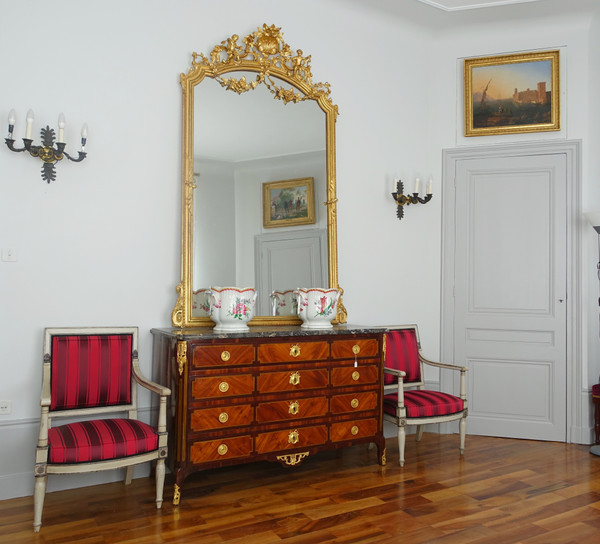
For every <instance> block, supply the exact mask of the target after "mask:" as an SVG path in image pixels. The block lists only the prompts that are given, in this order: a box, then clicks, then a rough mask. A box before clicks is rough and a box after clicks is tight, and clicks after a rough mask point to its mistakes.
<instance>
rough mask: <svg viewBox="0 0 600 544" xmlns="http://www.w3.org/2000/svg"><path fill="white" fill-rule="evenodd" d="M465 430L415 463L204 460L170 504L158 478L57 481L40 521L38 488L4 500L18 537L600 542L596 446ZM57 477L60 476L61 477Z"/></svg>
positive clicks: (419, 449)
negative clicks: (212, 466) (462, 448)
mask: <svg viewBox="0 0 600 544" xmlns="http://www.w3.org/2000/svg"><path fill="white" fill-rule="evenodd" d="M456 441H457V437H456V436H444V435H434V434H425V435H424V436H423V439H422V441H421V442H419V443H416V442H414V441H413V440H410V439H409V440H407V445H406V459H407V462H406V465H405V467H404V468H401V467H399V466H398V464H397V446H396V440H395V439H392V440H388V444H387V447H388V454H387V458H388V465H386V466H385V467H379V466H378V465H377V464H376V454H375V453H374V452H373V450H369V449H367V447H366V446H364V445H363V446H354V447H352V448H348V449H346V450H340V451H335V452H333V451H332V452H322V453H320V454H319V455H316V456H313V457H312V458H309V459H308V460H307V461H306V462H305V463H303V464H302V465H300V466H298V467H295V468H291V469H290V468H284V467H281V466H279V465H272V464H269V463H255V464H249V465H239V466H232V467H225V468H222V469H219V470H213V471H206V472H199V473H195V474H193V475H191V476H190V477H189V478H188V479H187V480H186V488H185V496H184V497H183V500H182V502H181V504H180V506H178V507H175V506H173V505H172V503H171V501H170V499H171V497H170V493H171V492H172V482H173V480H172V477H171V476H170V475H168V476H167V485H166V487H165V503H164V504H163V508H162V510H156V508H155V505H154V499H153V496H154V481H153V480H152V479H151V478H142V479H139V480H134V482H133V483H132V484H131V485H130V486H124V485H123V484H122V483H121V482H115V483H111V484H105V485H100V486H94V487H88V488H82V489H73V490H68V491H59V492H55V493H49V494H48V495H47V497H46V504H45V508H44V515H43V525H42V529H41V532H40V533H39V534H37V535H35V534H34V533H33V530H32V525H31V524H32V516H33V500H32V498H31V497H24V498H18V499H12V500H8V501H0V542H7V543H10V544H28V543H35V544H62V543H67V542H68V543H73V542H77V543H83V544H117V543H118V544H155V543H160V544H181V543H188V542H193V543H196V542H200V543H201V544H222V543H234V544H237V543H240V544H277V543H280V542H281V543H285V544H315V543H319V544H321V543H340V544H353V543H361V544H367V543H381V544H391V543H394V544H397V543H399V542H401V543H402V544H420V543H423V544H435V543H437V544H490V543H493V544H510V543H515V544H540V543H543V544H554V543H557V544H561V543H563V542H565V543H566V542H577V543H578V544H579V543H581V544H586V543H588V542H589V543H592V542H594V544H598V542H600V458H598V457H595V456H592V455H590V454H589V451H588V447H587V446H578V445H567V444H556V443H547V442H546V443H544V442H528V441H524V440H508V439H499V438H490V437H468V438H467V450H466V452H465V455H464V456H463V457H460V456H459V455H458V451H457V448H456ZM51 477H52V476H51Z"/></svg>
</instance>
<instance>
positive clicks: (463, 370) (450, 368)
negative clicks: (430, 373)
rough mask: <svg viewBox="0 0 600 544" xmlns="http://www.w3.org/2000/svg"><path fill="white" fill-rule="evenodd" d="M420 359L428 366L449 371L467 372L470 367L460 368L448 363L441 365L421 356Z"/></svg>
mask: <svg viewBox="0 0 600 544" xmlns="http://www.w3.org/2000/svg"><path fill="white" fill-rule="evenodd" d="M419 358H420V359H421V361H423V362H424V363H425V364H426V365H430V366H435V367H437V368H445V369H447V370H458V371H459V372H466V371H467V370H469V367H466V366H458V365H451V364H448V363H440V362H438V361H430V360H429V359H425V357H423V356H419Z"/></svg>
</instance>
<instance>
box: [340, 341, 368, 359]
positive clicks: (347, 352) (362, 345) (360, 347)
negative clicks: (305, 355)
mask: <svg viewBox="0 0 600 544" xmlns="http://www.w3.org/2000/svg"><path fill="white" fill-rule="evenodd" d="M377 355H379V342H378V340H377V338H354V339H352V340H335V341H334V342H332V344H331V357H332V358H333V359H354V357H376V356H377Z"/></svg>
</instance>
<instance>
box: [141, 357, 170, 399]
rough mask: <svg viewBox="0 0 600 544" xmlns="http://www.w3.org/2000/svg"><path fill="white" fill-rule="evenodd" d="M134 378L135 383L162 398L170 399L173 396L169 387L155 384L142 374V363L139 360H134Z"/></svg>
mask: <svg viewBox="0 0 600 544" xmlns="http://www.w3.org/2000/svg"><path fill="white" fill-rule="evenodd" d="M133 377H134V378H135V381H136V382H137V383H139V384H140V385H141V386H142V387H145V388H146V389H148V390H150V391H152V392H153V393H156V394H158V395H160V396H161V397H168V396H169V395H170V394H171V390H170V389H169V388H168V387H165V386H163V385H160V384H158V383H155V382H153V381H151V380H149V379H148V378H146V377H145V376H144V375H143V374H142V372H141V370H140V363H139V361H138V360H137V359H133Z"/></svg>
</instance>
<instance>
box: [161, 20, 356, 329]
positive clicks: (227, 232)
mask: <svg viewBox="0 0 600 544" xmlns="http://www.w3.org/2000/svg"><path fill="white" fill-rule="evenodd" d="M310 63H311V57H310V56H303V53H302V51H301V50H300V49H298V50H296V51H295V52H294V51H293V50H292V48H291V47H290V46H289V45H287V44H286V43H285V42H284V40H283V36H282V33H281V29H280V28H278V27H275V26H274V25H271V26H268V25H266V24H264V25H263V26H262V28H258V29H257V30H256V31H255V32H253V33H252V34H249V35H248V36H246V37H245V38H243V39H240V38H239V36H238V35H233V36H232V37H231V38H228V39H226V40H224V41H223V42H221V43H220V44H218V45H216V46H215V47H214V48H213V49H212V50H211V52H210V53H209V55H208V56H205V55H204V54H202V53H194V54H193V56H192V66H191V68H190V70H189V71H188V73H187V74H181V86H182V99H183V112H182V113H183V123H182V146H183V153H182V186H181V190H182V202H181V281H180V283H179V284H178V286H177V293H178V298H177V303H176V305H175V308H174V309H173V312H172V314H171V320H172V323H173V326H175V327H201V326H212V325H213V324H214V323H213V322H212V320H211V319H210V317H208V311H207V308H206V301H205V300H203V299H202V296H203V293H204V291H205V290H206V289H208V288H209V287H211V286H213V285H236V286H238V287H255V288H256V289H257V291H258V293H259V300H260V304H259V305H258V308H259V309H258V311H257V313H256V316H255V317H254V318H253V319H252V320H251V321H250V323H249V324H250V325H251V326H253V325H263V326H264V325H296V324H300V319H299V318H298V317H297V316H295V315H294V314H293V312H289V313H285V312H284V313H285V315H279V311H278V310H277V311H276V309H275V305H274V304H272V300H273V297H274V296H275V294H274V293H281V295H278V296H285V295H284V293H286V292H289V291H290V290H292V289H295V288H297V287H329V288H338V289H340V291H342V290H341V288H340V286H339V284H338V270H337V196H336V178H335V121H336V117H337V113H338V109H337V106H335V105H334V104H333V102H332V101H331V98H330V87H329V84H328V83H313V81H312V73H311V64H310ZM305 186H306V187H310V192H309V193H306V194H305V195H304V196H302V198H300V197H298V198H297V209H296V211H297V210H298V209H300V206H301V200H303V199H304V198H305V196H306V195H309V196H310V198H314V200H315V203H314V208H313V210H314V211H313V212H312V215H310V214H309V216H308V218H307V220H306V221H301V222H300V223H302V225H301V226H297V225H299V224H300V223H298V222H296V223H294V222H291V221H290V222H289V226H288V225H287V224H286V221H284V220H277V221H268V220H266V219H265V214H267V213H268V212H269V206H268V205H266V206H264V205H263V204H264V202H263V199H264V198H265V196H264V195H265V194H266V193H265V190H266V189H270V190H272V191H278V190H281V191H284V190H288V189H289V188H293V189H294V190H296V191H302V190H303V187H305ZM295 194H301V193H300V192H298V193H295ZM274 206H275V205H274ZM273 209H275V208H273ZM285 213H287V212H285ZM281 217H284V216H283V215H278V216H277V218H278V219H279V218H281ZM305 223H309V224H305ZM271 226H275V228H268V227H271ZM273 263H275V264H273ZM278 263H285V264H283V265H282V264H278ZM305 263H310V264H309V265H306V264H305ZM315 263H316V264H315ZM271 266H273V267H275V271H274V270H273V269H272V268H271ZM307 266H308V268H307V270H306V271H304V269H305V268H306V267H307ZM281 270H286V271H287V272H282V271H281ZM282 274H283V276H282ZM285 274H289V277H286V276H285ZM297 274H301V275H300V276H298V275H297ZM302 274H303V275H304V276H302ZM300 277H304V278H307V277H309V278H310V279H304V280H301V279H299V278H300ZM261 297H262V298H261ZM346 318H347V315H346V309H345V307H344V304H343V301H342V298H341V297H340V302H339V305H338V311H337V316H336V319H335V320H334V323H345V322H346Z"/></svg>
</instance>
